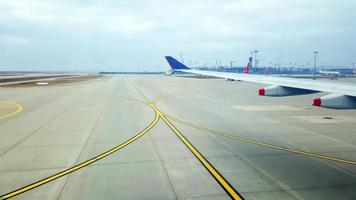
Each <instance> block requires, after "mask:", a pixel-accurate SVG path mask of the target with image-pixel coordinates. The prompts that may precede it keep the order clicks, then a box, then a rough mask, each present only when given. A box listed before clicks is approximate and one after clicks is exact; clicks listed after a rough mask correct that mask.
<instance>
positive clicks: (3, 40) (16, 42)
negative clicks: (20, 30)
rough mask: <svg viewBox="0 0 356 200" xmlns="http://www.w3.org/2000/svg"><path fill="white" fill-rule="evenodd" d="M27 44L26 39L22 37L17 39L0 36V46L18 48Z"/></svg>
mask: <svg viewBox="0 0 356 200" xmlns="http://www.w3.org/2000/svg"><path fill="white" fill-rule="evenodd" d="M28 43H29V41H28V39H27V38H24V37H19V36H15V35H0V44H3V45H6V46H10V47H19V46H24V45H27V44H28Z"/></svg>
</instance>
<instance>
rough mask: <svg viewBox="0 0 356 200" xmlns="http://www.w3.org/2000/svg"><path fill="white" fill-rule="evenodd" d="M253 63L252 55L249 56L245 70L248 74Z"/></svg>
mask: <svg viewBox="0 0 356 200" xmlns="http://www.w3.org/2000/svg"><path fill="white" fill-rule="evenodd" d="M251 65H252V57H249V59H248V63H247V65H246V68H245V70H244V74H248V72H249V71H250V67H251Z"/></svg>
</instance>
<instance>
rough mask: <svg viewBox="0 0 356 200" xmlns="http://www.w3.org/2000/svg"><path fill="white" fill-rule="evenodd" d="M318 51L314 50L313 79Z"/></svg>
mask: <svg viewBox="0 0 356 200" xmlns="http://www.w3.org/2000/svg"><path fill="white" fill-rule="evenodd" d="M318 53H319V52H317V51H314V76H313V79H315V78H316V77H315V76H316V57H317V55H318Z"/></svg>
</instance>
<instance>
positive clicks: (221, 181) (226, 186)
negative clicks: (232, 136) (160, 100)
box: [154, 107, 243, 199]
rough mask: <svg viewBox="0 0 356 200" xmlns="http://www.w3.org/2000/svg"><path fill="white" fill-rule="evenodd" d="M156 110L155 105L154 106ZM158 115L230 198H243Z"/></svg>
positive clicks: (180, 134)
mask: <svg viewBox="0 0 356 200" xmlns="http://www.w3.org/2000/svg"><path fill="white" fill-rule="evenodd" d="M154 108H155V109H156V110H158V109H157V108H156V107H154ZM159 113H160V116H161V118H162V119H163V121H164V122H165V123H166V124H167V125H168V126H169V128H170V129H171V130H172V131H173V132H174V133H175V134H176V135H177V136H178V137H179V139H180V140H181V141H182V142H183V143H184V144H185V145H186V146H187V147H188V149H189V150H190V151H191V152H192V153H193V154H194V156H195V157H196V158H197V159H198V160H199V161H200V162H201V163H202V164H203V165H204V167H205V168H206V169H207V170H208V171H209V173H210V174H211V175H212V176H213V177H214V178H215V179H216V180H217V181H218V183H219V184H220V185H221V186H222V187H223V188H224V190H225V191H226V192H227V193H228V195H229V196H230V197H231V198H232V199H243V197H242V196H240V194H239V193H237V192H236V190H235V189H234V188H233V187H232V186H231V185H230V184H229V183H228V182H227V181H226V180H225V178H224V177H223V176H222V175H221V174H220V173H219V172H218V171H217V170H216V169H215V168H214V167H213V166H212V165H211V164H210V163H209V162H208V161H207V160H206V159H205V157H204V156H203V155H202V154H201V153H200V152H199V151H198V150H197V149H196V148H195V147H194V146H193V145H192V144H191V143H190V142H189V141H188V140H187V139H186V138H185V137H184V136H183V135H182V133H180V132H179V130H178V129H177V128H176V127H175V126H173V124H172V123H171V122H170V121H169V120H168V119H167V117H166V116H165V115H164V114H163V113H162V112H160V111H159Z"/></svg>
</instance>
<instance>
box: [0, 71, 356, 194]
mask: <svg viewBox="0 0 356 200" xmlns="http://www.w3.org/2000/svg"><path fill="white" fill-rule="evenodd" d="M349 81H351V82H353V81H355V80H354V79H350V80H349ZM263 86H264V85H260V84H253V83H247V82H237V81H234V82H231V81H225V80H223V79H211V78H210V79H202V78H188V77H166V76H163V75H115V76H104V77H102V78H99V79H94V80H89V81H84V82H75V83H68V84H62V85H50V86H35V87H15V88H13V87H12V88H10V87H2V88H0V195H1V197H2V198H3V199H48V200H52V199H53V200H64V199H182V200H183V199H196V200H198V199H231V198H235V199H239V198H240V199H271V200H276V199H283V200H284V199H356V136H355V130H356V112H355V110H333V109H325V108H320V107H313V106H312V105H311V104H312V100H313V99H314V98H316V97H320V96H322V95H324V94H322V93H316V94H309V95H299V96H289V97H261V96H258V95H257V94H258V89H259V88H261V87H263Z"/></svg>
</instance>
